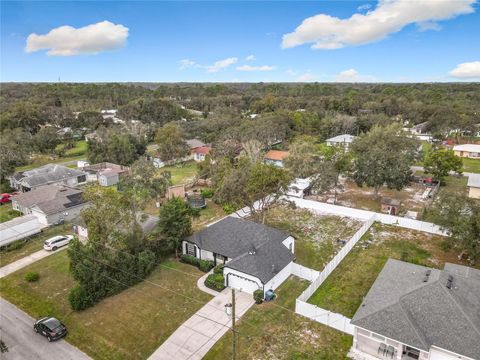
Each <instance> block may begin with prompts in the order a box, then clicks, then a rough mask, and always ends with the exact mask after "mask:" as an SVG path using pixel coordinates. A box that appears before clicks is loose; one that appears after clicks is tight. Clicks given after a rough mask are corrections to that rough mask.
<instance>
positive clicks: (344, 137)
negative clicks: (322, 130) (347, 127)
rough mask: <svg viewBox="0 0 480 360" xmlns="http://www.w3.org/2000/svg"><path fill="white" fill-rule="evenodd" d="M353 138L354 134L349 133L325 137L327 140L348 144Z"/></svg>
mask: <svg viewBox="0 0 480 360" xmlns="http://www.w3.org/2000/svg"><path fill="white" fill-rule="evenodd" d="M353 139H355V136H353V135H349V134H343V135H338V136H335V137H332V138H330V139H327V142H334V143H347V144H350V143H351V142H352V141H353Z"/></svg>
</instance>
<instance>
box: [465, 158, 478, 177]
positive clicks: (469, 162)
mask: <svg viewBox="0 0 480 360" xmlns="http://www.w3.org/2000/svg"><path fill="white" fill-rule="evenodd" d="M462 161H463V171H465V172H471V173H477V174H480V159H467V158H462Z"/></svg>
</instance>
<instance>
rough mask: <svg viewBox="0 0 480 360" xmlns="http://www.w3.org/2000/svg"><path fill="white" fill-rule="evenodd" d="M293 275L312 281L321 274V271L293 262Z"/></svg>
mask: <svg viewBox="0 0 480 360" xmlns="http://www.w3.org/2000/svg"><path fill="white" fill-rule="evenodd" d="M292 275H295V276H298V277H299V278H301V279H305V280H308V281H310V282H312V281H313V280H315V279H316V278H318V276H319V275H320V271H317V270H313V269H310V268H307V267H305V266H302V265H300V264H297V263H292Z"/></svg>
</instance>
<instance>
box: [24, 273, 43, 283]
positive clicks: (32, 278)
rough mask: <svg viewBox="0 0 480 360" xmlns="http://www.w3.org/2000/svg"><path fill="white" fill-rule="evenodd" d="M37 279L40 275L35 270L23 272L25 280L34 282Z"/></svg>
mask: <svg viewBox="0 0 480 360" xmlns="http://www.w3.org/2000/svg"><path fill="white" fill-rule="evenodd" d="M38 279H40V275H39V274H38V273H37V272H35V271H30V272H28V273H26V274H25V280H27V281H28V282H35V281H38Z"/></svg>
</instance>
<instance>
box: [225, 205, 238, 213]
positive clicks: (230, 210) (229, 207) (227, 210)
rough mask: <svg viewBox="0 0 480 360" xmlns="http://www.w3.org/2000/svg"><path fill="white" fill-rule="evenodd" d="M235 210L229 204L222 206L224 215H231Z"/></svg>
mask: <svg viewBox="0 0 480 360" xmlns="http://www.w3.org/2000/svg"><path fill="white" fill-rule="evenodd" d="M235 210H236V208H235V206H233V205H231V204H225V205H223V211H225V214H231V213H233V212H234V211H235Z"/></svg>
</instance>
